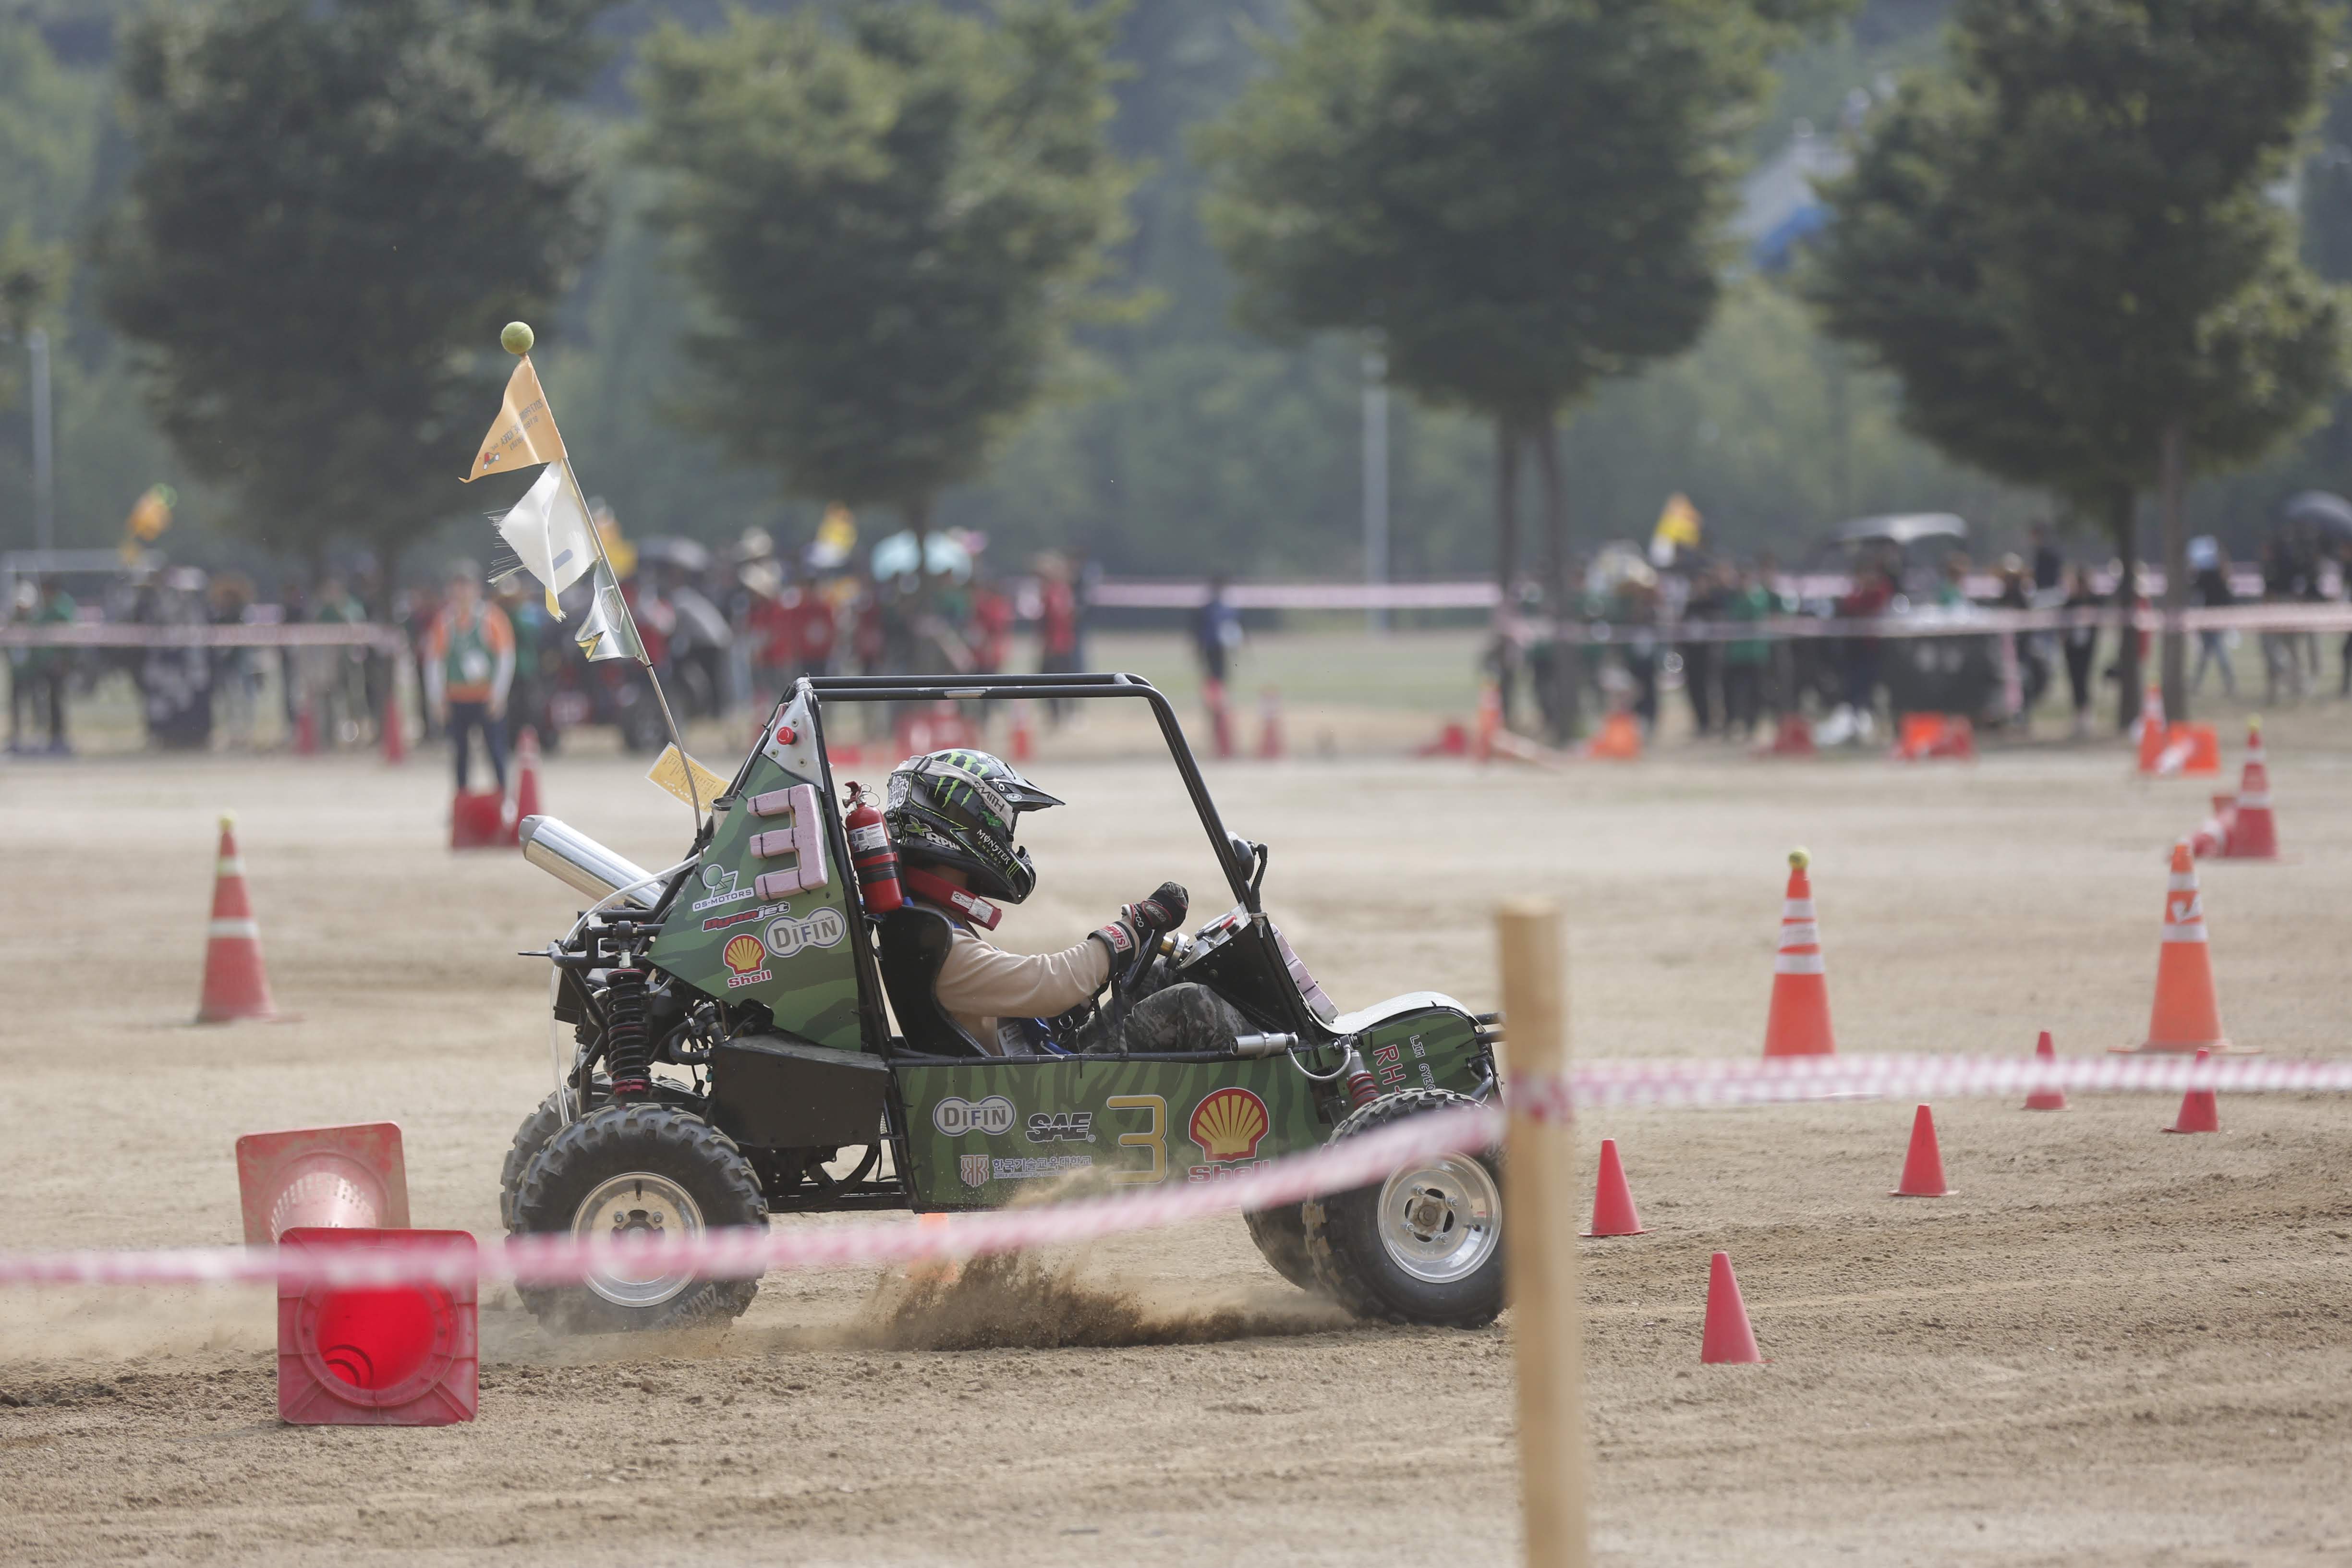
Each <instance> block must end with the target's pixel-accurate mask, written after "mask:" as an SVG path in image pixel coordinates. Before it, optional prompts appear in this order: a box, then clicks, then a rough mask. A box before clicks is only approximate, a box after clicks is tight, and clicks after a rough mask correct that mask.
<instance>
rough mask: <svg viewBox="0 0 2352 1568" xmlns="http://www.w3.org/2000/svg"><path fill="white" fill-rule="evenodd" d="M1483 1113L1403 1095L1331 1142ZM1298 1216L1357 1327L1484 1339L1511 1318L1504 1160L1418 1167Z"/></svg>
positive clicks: (1441, 1096)
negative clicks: (1427, 1328) (1409, 1328)
mask: <svg viewBox="0 0 2352 1568" xmlns="http://www.w3.org/2000/svg"><path fill="white" fill-rule="evenodd" d="M1471 1104H1475V1101H1474V1100H1470V1099H1468V1098H1467V1097H1466V1096H1464V1095H1459V1094H1449V1093H1447V1092H1445V1091H1444V1090H1443V1089H1403V1090H1401V1091H1399V1092H1398V1093H1395V1094H1391V1095H1385V1096H1383V1097H1382V1098H1381V1099H1379V1100H1374V1101H1372V1103H1370V1105H1367V1106H1365V1107H1364V1108H1363V1109H1361V1110H1358V1111H1355V1112H1354V1113H1352V1114H1351V1115H1349V1118H1348V1119H1347V1120H1346V1121H1342V1122H1340V1123H1339V1127H1338V1128H1337V1130H1335V1131H1333V1132H1332V1134H1331V1142H1335V1143H1336V1142H1339V1140H1340V1139H1342V1138H1354V1137H1360V1136H1362V1135H1364V1134H1365V1133H1368V1132H1371V1131H1376V1130H1378V1129H1380V1128H1382V1127H1393V1126H1395V1125H1396V1124H1397V1123H1398V1122H1400V1121H1403V1120H1404V1119H1405V1118H1406V1117H1408V1116H1419V1115H1424V1114H1427V1113H1428V1112H1431V1111H1435V1110H1453V1109H1454V1108H1455V1107H1457V1106H1465V1105H1471ZM1299 1214H1300V1216H1301V1218H1302V1219H1303V1220H1304V1222H1305V1226H1304V1228H1305V1232H1306V1242H1307V1258H1308V1259H1309V1261H1310V1262H1312V1264H1313V1265H1314V1268H1315V1277H1316V1279H1317V1281H1318V1283H1319V1284H1320V1285H1321V1287H1322V1288H1323V1289H1324V1290H1325V1291H1326V1292H1328V1294H1329V1295H1330V1296H1331V1297H1332V1298H1333V1299H1334V1300H1337V1301H1339V1304H1340V1305H1342V1306H1344V1307H1346V1308H1347V1309H1348V1310H1349V1311H1351V1312H1353V1313H1355V1314H1356V1315H1357V1316H1358V1317H1360V1318H1374V1319H1379V1320H1381V1321H1387V1322H1391V1323H1426V1324H1431V1325H1433V1326H1436V1327H1440V1328H1454V1329H1476V1328H1484V1327H1485V1326H1486V1324H1488V1323H1491V1322H1493V1321H1495V1316H1496V1313H1498V1312H1500V1311H1501V1310H1503V1160H1502V1154H1501V1152H1500V1151H1498V1150H1486V1151H1484V1152H1476V1153H1471V1152H1464V1153H1456V1154H1438V1155H1432V1156H1428V1157H1426V1158H1423V1159H1418V1160H1414V1161H1412V1162H1409V1163H1406V1164H1404V1165H1402V1166H1400V1167H1399V1168H1398V1169H1397V1170H1396V1172H1395V1173H1393V1174H1391V1176H1390V1177H1389V1178H1388V1180H1387V1181H1385V1182H1383V1183H1381V1184H1380V1185H1378V1186H1370V1187H1358V1188H1356V1189H1355V1190H1354V1191H1353V1192H1346V1193H1330V1194H1325V1195H1324V1196H1323V1197H1321V1198H1316V1199H1309V1200H1308V1201H1307V1203H1305V1204H1302V1205H1299Z"/></svg>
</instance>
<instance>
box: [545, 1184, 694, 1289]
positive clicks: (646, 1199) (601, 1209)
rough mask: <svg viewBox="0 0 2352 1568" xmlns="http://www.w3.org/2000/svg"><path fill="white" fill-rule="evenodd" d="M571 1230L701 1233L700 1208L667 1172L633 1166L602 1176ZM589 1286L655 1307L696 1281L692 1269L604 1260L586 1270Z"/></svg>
mask: <svg viewBox="0 0 2352 1568" xmlns="http://www.w3.org/2000/svg"><path fill="white" fill-rule="evenodd" d="M701 1234H702V1210H701V1209H700V1208H699V1207H698V1206H697V1205H696V1204H695V1201H694V1199H693V1197H692V1195H691V1194H688V1192H687V1190H686V1189H685V1188H684V1187H681V1186H679V1185H678V1184H677V1183H676V1182H674V1181H671V1180H670V1179H669V1178H668V1177H667V1176H657V1175H656V1174H654V1173H652V1172H650V1171H631V1172H628V1173H626V1174H624V1175H618V1176H614V1178H612V1179H611V1180H610V1181H608V1182H605V1183H604V1184H602V1185H601V1186H599V1187H598V1188H597V1189H596V1190H595V1191H594V1192H593V1193H590V1194H588V1196H587V1197H586V1198H584V1199H583V1200H582V1202H581V1205H580V1207H579V1209H578V1210H577V1211H576V1212H575V1213H574V1214H573V1215H572V1235H573V1236H574V1237H578V1238H580V1239H581V1240H583V1241H586V1240H589V1239H591V1238H593V1237H602V1238H605V1239H609V1240H618V1239H620V1238H621V1237H629V1236H644V1237H678V1236H700V1235H701ZM586 1282H587V1286H588V1289H591V1290H593V1291H594V1292H595V1293H596V1294H597V1295H599V1296H601V1297H603V1298H604V1300H607V1301H610V1302H612V1303H613V1304H614V1306H616V1307H658V1306H660V1305H661V1304H662V1303H663V1302H664V1301H667V1300H670V1299H671V1298H672V1297H674V1296H676V1295H677V1294H678V1292H680V1291H681V1290H684V1289H686V1288H687V1287H688V1285H691V1284H693V1283H694V1275H693V1272H692V1271H691V1270H687V1269H678V1270H673V1271H670V1272H667V1273H650V1272H649V1273H637V1272H634V1271H632V1270H630V1269H629V1268H627V1267H625V1266H622V1267H617V1268H616V1267H614V1266H612V1265H605V1266H604V1267H601V1268H596V1269H594V1270H593V1271H591V1272H590V1274H589V1275H588V1278H587V1281H586Z"/></svg>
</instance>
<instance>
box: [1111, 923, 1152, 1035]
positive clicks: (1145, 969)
mask: <svg viewBox="0 0 2352 1568" xmlns="http://www.w3.org/2000/svg"><path fill="white" fill-rule="evenodd" d="M1166 934H1167V933H1166V932H1165V931H1149V932H1146V933H1145V935H1144V937H1143V940H1142V941H1140V942H1137V943H1136V944H1135V952H1134V953H1133V954H1132V955H1130V956H1129V958H1128V959H1127V960H1126V962H1124V963H1114V964H1112V965H1111V971H1110V994H1109V995H1108V996H1106V997H1105V998H1104V999H1103V1005H1102V1021H1103V1035H1104V1037H1105V1038H1106V1039H1108V1038H1112V1037H1116V1036H1117V1035H1118V1031H1119V1029H1120V1027H1121V1026H1123V1025H1125V1024H1126V1022H1127V1016H1128V1015H1129V1013H1131V1012H1133V1011H1134V1010H1135V1005H1136V1003H1138V1002H1139V1001H1141V1000H1142V999H1143V998H1144V997H1145V996H1147V995H1149V994H1150V993H1149V992H1147V991H1146V990H1145V989H1144V987H1143V982H1144V980H1145V978H1146V977H1147V976H1149V975H1150V973H1151V964H1152V961H1153V960H1154V959H1156V958H1158V957H1159V956H1160V940H1161V938H1163V937H1164V936H1166Z"/></svg>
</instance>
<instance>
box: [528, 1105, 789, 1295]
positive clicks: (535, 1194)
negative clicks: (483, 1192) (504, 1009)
mask: <svg viewBox="0 0 2352 1568" xmlns="http://www.w3.org/2000/svg"><path fill="white" fill-rule="evenodd" d="M514 1210H515V1220H516V1225H515V1228H516V1230H517V1231H518V1232H520V1233H537V1234H550V1233H551V1234H555V1235H560V1236H561V1235H568V1236H577V1237H588V1236H591V1235H596V1236H608V1235H622V1234H626V1233H630V1232H643V1233H651V1234H658V1235H667V1236H675V1235H678V1234H681V1233H683V1234H688V1235H694V1234H699V1233H701V1232H704V1231H709V1230H718V1229H725V1228H728V1227H731V1226H758V1227H760V1228H761V1229H763V1230H764V1229H766V1228H767V1224H768V1200H767V1199H766V1197H765V1196H763V1195H762V1194H761V1191H760V1178H759V1177H758V1175H757V1174H755V1173H753V1171H752V1169H751V1162H750V1161H748V1160H746V1159H744V1157H743V1153H742V1151H741V1150H740V1149H738V1148H736V1146H735V1143H734V1141H733V1140H731V1139H730V1138H729V1137H728V1136H727V1135H726V1134H725V1133H723V1132H720V1131H719V1130H718V1129H717V1128H715V1127H713V1126H711V1125H710V1124H709V1122H707V1121H703V1120H702V1119H701V1118H700V1117H698V1116H694V1115H691V1114H689V1113H688V1112H686V1111H683V1110H672V1109H670V1108H669V1107H667V1106H660V1105H646V1104H642V1103H636V1104H628V1105H608V1106H604V1107H603V1108H602V1109H600V1110H592V1111H590V1112H589V1113H588V1114H587V1115H586V1116H584V1117H583V1118H582V1119H581V1120H579V1121H575V1122H573V1123H572V1125H571V1126H569V1127H566V1128H563V1129H562V1131H558V1132H556V1133H555V1134H554V1135H553V1136H552V1137H551V1138H550V1139H549V1140H548V1141H547V1144H546V1146H545V1147H544V1148H542V1149H541V1151H540V1152H539V1154H538V1156H537V1157H536V1158H535V1159H533V1160H532V1161H531V1163H530V1168H529V1169H528V1170H526V1171H525V1172H524V1173H523V1177H522V1182H521V1184H520V1189H519V1190H518V1192H517V1193H516V1195H515V1204H514ZM759 1289H760V1282H759V1280H757V1279H696V1278H694V1277H693V1276H692V1275H690V1274H683V1273H681V1274H669V1275H661V1276H649V1277H635V1276H631V1275H628V1274H626V1273H623V1272H620V1271H617V1270H616V1271H610V1272H607V1273H604V1274H599V1275H594V1276H592V1277H591V1278H590V1279H588V1280H587V1281H586V1282H585V1283H583V1284H579V1285H554V1286H550V1285H525V1286H519V1287H517V1291H518V1293H519V1294H520V1296H521V1297H522V1301H523V1305H524V1306H526V1307H528V1308H530V1310H531V1312H532V1313H533V1314H534V1315H535V1316H537V1317H538V1319H539V1321H541V1323H543V1324H545V1325H546V1326H547V1327H549V1328H551V1329H554V1330H557V1331H562V1332H567V1333H611V1332H615V1331H631V1330H646V1329H679V1328H687V1327H689V1326H691V1325H694V1324H698V1323H707V1322H710V1321H714V1320H716V1321H724V1320H726V1319H729V1318H733V1317H737V1316H740V1314H741V1313H742V1311H743V1309H744V1308H746V1307H749V1306H750V1305H751V1298H752V1297H753V1296H755V1295H757V1294H758V1293H759Z"/></svg>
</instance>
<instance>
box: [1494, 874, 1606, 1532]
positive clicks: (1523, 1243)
mask: <svg viewBox="0 0 2352 1568" xmlns="http://www.w3.org/2000/svg"><path fill="white" fill-rule="evenodd" d="M1495 925H1496V935H1497V936H1498V938H1499V939H1500V943H1501V948H1502V961H1503V1017H1504V1027H1505V1029H1506V1031H1507V1034H1506V1037H1505V1038H1506V1041H1507V1047H1506V1048H1507V1051H1508V1054H1509V1058H1510V1069H1511V1070H1510V1073H1509V1078H1510V1079H1513V1080H1517V1081H1533V1080H1537V1079H1549V1078H1553V1077H1555V1076H1557V1075H1560V1074H1564V1073H1566V1072H1567V1070H1568V985H1567V959H1566V955H1565V954H1564V953H1563V952H1562V951H1561V941H1560V920H1559V905H1558V904H1555V903H1553V902H1551V901H1550V900H1546V899H1518V900H1511V901H1510V902H1508V903H1506V904H1504V905H1503V907H1502V908H1501V909H1500V910H1496V916H1495ZM1505 1094H1506V1098H1507V1102H1508V1103H1509V1105H1510V1107H1511V1116H1510V1131H1509V1134H1508V1137H1509V1142H1508V1145H1507V1150H1506V1158H1507V1162H1508V1163H1507V1167H1506V1170H1507V1182H1508V1190H1507V1193H1506V1194H1505V1195H1504V1202H1503V1239H1504V1244H1505V1246H1506V1247H1507V1248H1508V1254H1507V1256H1508V1258H1509V1259H1510V1264H1509V1274H1508V1277H1507V1278H1508V1281H1509V1288H1510V1300H1511V1335H1512V1339H1513V1342H1514V1343H1515V1347H1516V1349H1517V1354H1518V1372H1519V1498H1520V1517H1521V1519H1522V1521H1524V1523H1525V1525H1526V1528H1527V1540H1528V1555H1527V1561H1528V1568H1586V1565H1587V1564H1588V1563H1591V1551H1590V1546H1589V1543H1588V1542H1587V1539H1586V1530H1585V1517H1584V1516H1585V1497H1584V1469H1585V1458H1584V1456H1585V1448H1584V1330H1583V1310H1582V1304H1581V1302H1580V1300H1579V1298H1578V1294H1577V1258H1576V1197H1577V1194H1578V1192H1579V1190H1580V1189H1579V1185H1578V1183H1577V1177H1576V1151H1575V1142H1574V1137H1573V1132H1572V1130H1571V1129H1570V1127H1569V1125H1568V1124H1567V1123H1566V1122H1565V1121H1544V1120H1539V1119H1538V1117H1536V1116H1533V1115H1530V1114H1528V1109H1529V1108H1530V1106H1532V1105H1534V1104H1537V1103H1538V1100H1535V1099H1532V1098H1528V1099H1513V1098H1510V1096H1509V1089H1508V1086H1506V1089H1505ZM1540 1103H1546V1104H1549V1103H1554V1102H1553V1101H1551V1100H1549V1099H1546V1100H1542V1101H1541V1102H1540Z"/></svg>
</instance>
